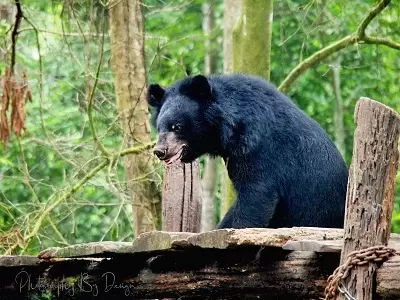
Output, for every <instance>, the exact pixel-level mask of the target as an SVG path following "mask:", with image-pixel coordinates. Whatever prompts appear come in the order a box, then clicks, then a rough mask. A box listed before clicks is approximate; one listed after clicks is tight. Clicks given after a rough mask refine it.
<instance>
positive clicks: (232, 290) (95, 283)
mask: <svg viewBox="0 0 400 300" xmlns="http://www.w3.org/2000/svg"><path fill="white" fill-rule="evenodd" d="M339 256H340V254H339V253H326V252H324V253H315V252H310V251H285V250H282V249H281V248H273V247H261V246H250V245H242V246H240V247H237V248H227V249H202V248H196V247H192V248H185V250H184V251H181V250H161V251H156V252H154V251H152V252H141V253H130V254H123V255H122V254H117V255H114V257H108V258H103V257H85V258H53V259H50V260H40V262H38V260H37V259H36V258H34V257H32V258H31V259H28V260H26V263H23V264H22V265H21V264H20V262H21V261H20V257H14V259H15V264H12V261H13V257H4V258H3V257H0V298H1V299H26V298H27V296H30V297H32V298H33V299H35V296H40V295H41V294H43V293H46V295H47V297H49V296H50V295H52V296H54V298H55V299H103V298H105V297H107V299H138V298H139V299H142V298H147V299H149V298H150V299H154V298H185V299H221V298H222V299H245V298H250V299H255V298H261V299H308V300H309V299H320V297H322V295H323V291H324V287H325V284H326V279H327V277H328V276H329V275H330V274H331V273H332V271H333V270H334V268H335V267H336V266H337V264H338V263H339V259H340V257H339ZM5 260H6V261H7V263H3V261H5ZM399 274H400V262H399V259H398V258H395V257H393V258H391V259H390V260H389V261H388V262H386V263H384V264H383V265H382V266H381V267H380V268H379V270H378V272H377V295H378V297H379V299H400V277H399V276H400V275H399ZM39 298H40V297H39Z"/></svg>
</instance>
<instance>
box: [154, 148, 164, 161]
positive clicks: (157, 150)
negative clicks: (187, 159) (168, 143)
mask: <svg viewBox="0 0 400 300" xmlns="http://www.w3.org/2000/svg"><path fill="white" fill-rule="evenodd" d="M153 153H154V155H155V156H157V157H158V158H159V159H161V160H163V159H164V158H165V156H166V155H167V149H166V148H160V147H157V148H154V150H153Z"/></svg>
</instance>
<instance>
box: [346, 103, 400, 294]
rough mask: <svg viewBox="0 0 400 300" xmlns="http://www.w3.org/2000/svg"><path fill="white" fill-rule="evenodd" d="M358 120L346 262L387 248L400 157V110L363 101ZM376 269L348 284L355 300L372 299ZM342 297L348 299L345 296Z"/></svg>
mask: <svg viewBox="0 0 400 300" xmlns="http://www.w3.org/2000/svg"><path fill="white" fill-rule="evenodd" d="M355 122H356V124H357V128H356V131H355V136H354V148H353V149H354V150H353V160H352V162H351V166H350V171H349V181H348V186H347V197H346V215H345V224H344V246H343V251H342V256H341V262H342V263H343V262H344V261H345V259H346V257H347V255H348V254H349V253H350V252H352V251H354V250H360V249H364V248H368V247H371V246H375V245H387V244H388V240H389V235H390V230H391V216H392V210H393V200H394V182H395V176H396V172H397V167H398V158H399V152H398V139H399V128H400V126H399V125H400V118H399V115H398V114H397V113H396V112H394V111H393V110H392V109H390V108H388V107H387V106H385V105H383V104H381V103H379V102H376V101H373V100H370V99H367V98H361V99H360V100H359V101H358V103H357V105H356V110H355ZM375 270H376V265H375V264H367V265H365V266H358V267H357V268H355V269H354V270H352V272H351V275H350V276H349V277H348V278H346V279H345V280H344V285H345V287H346V288H347V290H348V291H349V292H350V294H351V295H353V296H354V297H355V298H356V299H359V300H364V299H372V297H373V287H374V286H373V283H374V274H375ZM339 298H340V299H345V298H344V296H343V295H341V296H340V297H339Z"/></svg>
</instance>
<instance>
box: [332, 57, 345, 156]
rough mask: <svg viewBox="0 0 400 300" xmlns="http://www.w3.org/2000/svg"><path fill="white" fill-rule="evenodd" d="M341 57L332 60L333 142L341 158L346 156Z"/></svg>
mask: <svg viewBox="0 0 400 300" xmlns="http://www.w3.org/2000/svg"><path fill="white" fill-rule="evenodd" d="M341 61H342V58H341V56H340V55H338V56H337V57H336V59H335V61H334V65H333V68H332V86H333V92H334V93H335V111H334V114H333V118H334V130H335V142H336V146H337V147H338V149H339V151H340V154H342V156H343V158H345V157H346V145H345V138H346V132H345V131H344V118H343V98H342V89H341V86H340V84H341V80H340V68H341Z"/></svg>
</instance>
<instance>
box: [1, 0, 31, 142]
mask: <svg viewBox="0 0 400 300" xmlns="http://www.w3.org/2000/svg"><path fill="white" fill-rule="evenodd" d="M15 6H16V7H17V13H16V15H15V22H14V25H13V30H12V32H11V59H10V66H9V67H8V68H7V69H6V70H5V71H4V74H3V75H2V77H1V82H2V83H1V88H2V95H1V98H0V100H1V103H0V141H1V142H2V143H3V145H4V146H6V145H7V142H8V139H9V136H10V133H11V131H12V132H14V134H15V135H16V136H18V137H19V136H21V134H22V131H23V130H24V129H25V103H26V102H27V101H32V92H31V90H30V88H29V87H28V81H27V78H26V74H25V72H23V73H22V75H21V76H19V75H17V74H16V73H15V71H14V66H15V52H16V41H17V36H18V28H19V25H20V24H21V19H22V18H23V14H22V9H21V4H20V2H19V0H16V1H15Z"/></svg>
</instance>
